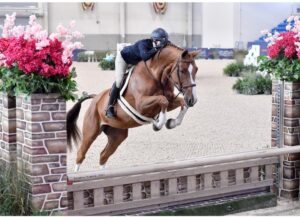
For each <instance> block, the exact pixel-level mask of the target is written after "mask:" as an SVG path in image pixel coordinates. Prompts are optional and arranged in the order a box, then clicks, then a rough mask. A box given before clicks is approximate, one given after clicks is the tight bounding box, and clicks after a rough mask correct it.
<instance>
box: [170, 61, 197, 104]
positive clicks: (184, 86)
mask: <svg viewBox="0 0 300 217" xmlns="http://www.w3.org/2000/svg"><path fill="white" fill-rule="evenodd" d="M181 62H184V63H189V64H191V63H192V61H188V60H183V59H181V56H179V57H178V58H177V61H176V64H175V66H174V67H173V69H172V71H171V73H170V74H169V75H168V77H167V78H168V79H169V81H171V82H172V83H173V85H174V87H175V88H176V89H177V90H178V94H177V96H176V97H175V99H176V98H177V97H178V96H179V94H182V95H184V93H185V89H187V88H189V87H195V86H196V84H188V85H183V84H182V82H181V79H180V66H179V63H181ZM176 69H177V70H176ZM175 70H176V74H177V78H178V83H179V85H177V84H176V82H175V81H174V79H173V78H172V74H173V72H175Z"/></svg>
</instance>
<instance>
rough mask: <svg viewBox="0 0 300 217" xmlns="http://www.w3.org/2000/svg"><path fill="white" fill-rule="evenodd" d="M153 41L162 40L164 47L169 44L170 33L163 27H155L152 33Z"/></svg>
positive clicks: (161, 45) (161, 43)
mask: <svg viewBox="0 0 300 217" xmlns="http://www.w3.org/2000/svg"><path fill="white" fill-rule="evenodd" d="M151 39H152V41H160V47H163V46H165V45H166V44H167V42H168V39H169V35H168V33H167V32H166V30H164V29H163V28H157V29H154V30H153V31H152V33H151Z"/></svg>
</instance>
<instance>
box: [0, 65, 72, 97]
mask: <svg viewBox="0 0 300 217" xmlns="http://www.w3.org/2000/svg"><path fill="white" fill-rule="evenodd" d="M75 77H76V72H75V68H72V70H71V72H70V73H69V75H68V76H66V77H63V76H51V77H49V78H46V77H43V76H41V75H38V74H35V73H31V74H28V75H27V74H25V73H24V72H22V71H20V70H19V69H18V67H13V68H11V69H8V68H1V69H0V79H1V80H2V83H0V91H3V92H7V93H8V94H9V95H11V96H17V95H19V94H21V93H23V94H26V95H30V94H34V93H45V94H48V93H58V94H60V96H61V97H63V98H64V99H65V100H73V101H74V100H75V99H76V98H77V96H76V95H75V94H74V92H75V91H77V83H76V81H75V80H74V78H75Z"/></svg>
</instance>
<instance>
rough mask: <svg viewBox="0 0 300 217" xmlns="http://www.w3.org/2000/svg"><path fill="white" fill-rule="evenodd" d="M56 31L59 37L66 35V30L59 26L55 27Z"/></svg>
mask: <svg viewBox="0 0 300 217" xmlns="http://www.w3.org/2000/svg"><path fill="white" fill-rule="evenodd" d="M56 31H58V33H59V34H60V35H61V36H64V35H66V34H67V33H68V30H67V29H66V28H65V27H64V26H63V25H61V24H60V25H58V26H57V27H56Z"/></svg>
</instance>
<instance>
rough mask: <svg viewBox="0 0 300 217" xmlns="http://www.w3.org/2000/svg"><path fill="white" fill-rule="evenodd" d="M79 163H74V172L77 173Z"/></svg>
mask: <svg viewBox="0 0 300 217" xmlns="http://www.w3.org/2000/svg"><path fill="white" fill-rule="evenodd" d="M79 167H80V164H76V166H75V169H74V172H75V173H77V172H78V171H79Z"/></svg>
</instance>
